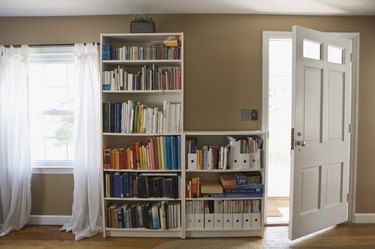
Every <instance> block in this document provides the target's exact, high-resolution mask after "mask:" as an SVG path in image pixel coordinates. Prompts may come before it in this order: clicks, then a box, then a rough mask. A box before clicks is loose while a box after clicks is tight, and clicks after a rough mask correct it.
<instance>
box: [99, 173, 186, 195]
mask: <svg viewBox="0 0 375 249" xmlns="http://www.w3.org/2000/svg"><path fill="white" fill-rule="evenodd" d="M180 183H181V176H180V175H177V174H171V173H168V174H146V173H142V174H135V173H122V174H121V173H119V172H116V173H108V172H106V173H104V186H105V189H104V190H105V197H114V198H163V197H164V198H175V199H177V198H179V197H180V196H181V190H180V186H181V184H180Z"/></svg>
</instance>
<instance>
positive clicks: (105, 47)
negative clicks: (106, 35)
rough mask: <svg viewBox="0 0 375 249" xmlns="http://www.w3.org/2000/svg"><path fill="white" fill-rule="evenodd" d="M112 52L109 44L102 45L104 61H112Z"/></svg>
mask: <svg viewBox="0 0 375 249" xmlns="http://www.w3.org/2000/svg"><path fill="white" fill-rule="evenodd" d="M111 50H112V47H111V45H109V44H103V45H102V60H110V59H111Z"/></svg>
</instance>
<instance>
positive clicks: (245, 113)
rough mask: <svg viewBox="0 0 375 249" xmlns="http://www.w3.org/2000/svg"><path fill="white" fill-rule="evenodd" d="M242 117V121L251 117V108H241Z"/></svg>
mask: <svg viewBox="0 0 375 249" xmlns="http://www.w3.org/2000/svg"><path fill="white" fill-rule="evenodd" d="M241 119H242V121H246V120H249V119H250V111H249V109H241Z"/></svg>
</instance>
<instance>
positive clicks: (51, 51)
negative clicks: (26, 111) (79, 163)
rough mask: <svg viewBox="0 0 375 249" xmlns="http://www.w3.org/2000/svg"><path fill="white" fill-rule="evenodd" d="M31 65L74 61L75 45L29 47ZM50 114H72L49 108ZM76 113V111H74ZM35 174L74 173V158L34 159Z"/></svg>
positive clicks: (68, 111)
mask: <svg viewBox="0 0 375 249" xmlns="http://www.w3.org/2000/svg"><path fill="white" fill-rule="evenodd" d="M29 58H30V65H31V64H37V63H74V46H73V45H67V46H37V47H31V48H29ZM45 112H48V114H51V115H54V114H66V115H69V114H72V112H71V111H70V110H67V111H63V112H64V113H62V111H61V110H53V109H51V110H48V111H45ZM73 114H74V112H73ZM31 165H32V173H33V174H73V171H74V160H56V161H55V160H35V161H32V163H31Z"/></svg>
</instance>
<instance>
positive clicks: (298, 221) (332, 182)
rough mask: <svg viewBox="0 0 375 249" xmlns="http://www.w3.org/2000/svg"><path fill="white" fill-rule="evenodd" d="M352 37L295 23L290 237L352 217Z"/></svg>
mask: <svg viewBox="0 0 375 249" xmlns="http://www.w3.org/2000/svg"><path fill="white" fill-rule="evenodd" d="M350 51H351V41H350V40H348V39H344V38H339V37H337V36H335V35H332V34H326V33H323V32H318V31H315V30H311V29H307V28H303V27H298V26H294V27H293V94H292V127H293V128H294V131H292V136H293V135H294V139H293V138H292V147H293V146H294V150H293V148H292V170H291V171H292V176H291V181H292V182H291V206H290V207H291V208H290V210H291V211H290V212H291V215H290V217H291V220H290V223H289V238H290V239H296V238H299V237H302V236H304V235H307V234H310V233H313V232H316V231H319V230H321V229H324V228H327V227H330V226H333V225H336V224H339V223H342V222H345V221H347V217H348V200H347V194H348V187H349V157H350V155H349V153H350V143H349V140H350V134H349V120H350V106H351V105H350V85H351V80H350V79H351V76H350V72H351V71H350V67H351V63H350Z"/></svg>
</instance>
